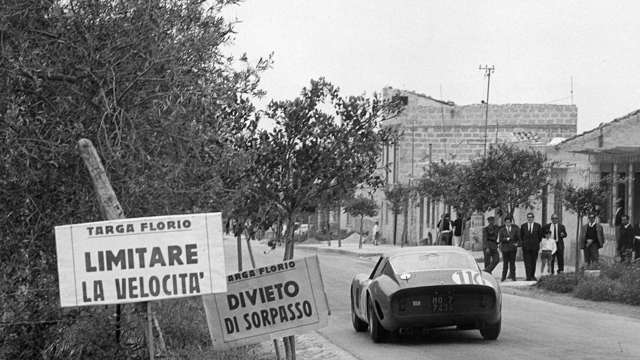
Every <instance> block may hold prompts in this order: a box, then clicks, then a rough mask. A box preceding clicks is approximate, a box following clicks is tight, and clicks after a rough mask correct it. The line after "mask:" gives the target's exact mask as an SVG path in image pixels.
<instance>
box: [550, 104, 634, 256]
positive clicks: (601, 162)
mask: <svg viewBox="0 0 640 360" xmlns="http://www.w3.org/2000/svg"><path fill="white" fill-rule="evenodd" d="M634 134H635V135H634ZM638 138H640V110H636V111H634V112H632V113H629V114H627V115H625V116H623V117H620V118H618V119H615V120H613V121H611V122H608V123H604V124H601V125H600V126H598V127H596V128H595V129H592V130H589V131H586V132H584V133H582V134H579V135H576V136H573V137H571V138H568V139H566V140H565V141H563V142H561V143H560V144H558V145H557V146H555V149H554V151H555V152H556V153H557V154H563V156H565V157H568V156H574V159H576V158H580V159H581V161H578V162H575V163H574V164H575V166H574V169H573V171H569V172H567V173H565V174H559V176H558V177H557V179H558V180H563V181H572V182H573V183H574V184H575V185H576V186H587V185H588V184H589V183H591V182H597V181H599V180H600V179H602V178H605V177H611V178H613V179H614V181H612V182H611V185H610V188H609V193H608V197H607V198H608V200H607V204H606V205H605V206H604V208H603V209H601V211H600V214H599V215H600V223H601V224H602V225H603V229H604V232H605V239H606V242H605V247H604V249H603V250H601V254H604V255H605V256H610V257H612V256H614V255H615V249H616V242H615V223H614V221H615V213H616V210H617V204H618V203H621V205H622V209H621V211H622V212H623V213H625V214H627V215H629V217H630V223H631V224H634V225H638V224H639V223H640V142H639V141H638ZM567 220H569V221H572V225H573V228H574V229H575V226H576V221H577V219H576V216H575V215H572V216H571V218H570V219H567ZM574 249H575V248H574Z"/></svg>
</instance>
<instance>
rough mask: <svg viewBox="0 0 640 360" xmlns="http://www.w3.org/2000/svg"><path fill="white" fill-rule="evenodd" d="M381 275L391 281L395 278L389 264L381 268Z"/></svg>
mask: <svg viewBox="0 0 640 360" xmlns="http://www.w3.org/2000/svg"><path fill="white" fill-rule="evenodd" d="M382 275H387V276H388V277H390V278H392V279H393V278H394V277H395V273H394V272H393V268H392V267H391V264H390V263H388V262H387V263H386V264H384V267H383V268H382Z"/></svg>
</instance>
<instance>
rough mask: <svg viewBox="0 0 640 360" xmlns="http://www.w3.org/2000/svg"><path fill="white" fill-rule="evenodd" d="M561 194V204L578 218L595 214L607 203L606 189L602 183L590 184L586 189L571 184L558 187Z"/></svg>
mask: <svg viewBox="0 0 640 360" xmlns="http://www.w3.org/2000/svg"><path fill="white" fill-rule="evenodd" d="M559 186H560V188H561V190H562V193H563V198H562V203H563V204H564V206H565V207H566V208H567V210H569V211H571V212H573V213H574V214H576V215H577V216H578V217H580V218H581V217H583V216H585V215H587V214H589V213H592V212H593V213H595V212H597V210H598V209H599V208H601V207H602V206H603V205H604V204H605V203H606V201H607V187H606V186H605V183H604V182H598V183H591V184H589V186H587V187H576V186H575V185H573V184H572V183H567V184H560V185H559Z"/></svg>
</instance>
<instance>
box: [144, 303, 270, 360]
mask: <svg viewBox="0 0 640 360" xmlns="http://www.w3.org/2000/svg"><path fill="white" fill-rule="evenodd" d="M157 304H158V305H157V308H156V313H157V315H158V321H159V322H160V327H161V328H162V332H163V335H164V339H165V342H166V345H167V350H168V354H167V357H165V359H176V360H177V359H194V360H205V359H207V360H242V359H247V360H261V359H265V354H264V351H263V349H262V347H261V346H259V345H249V346H243V347H238V348H234V349H231V350H228V351H215V350H214V349H213V348H212V346H211V338H210V337H209V328H208V327H207V321H206V316H205V312H204V306H203V304H202V299H201V298H200V297H190V298H184V299H176V300H165V301H161V302H158V303H157Z"/></svg>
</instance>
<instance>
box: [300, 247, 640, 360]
mask: <svg viewBox="0 0 640 360" xmlns="http://www.w3.org/2000/svg"><path fill="white" fill-rule="evenodd" d="M309 254H310V253H305V252H304V251H298V254H297V256H303V255H309ZM319 256H320V265H321V267H322V275H323V279H324V283H325V289H326V291H327V293H328V296H329V303H330V307H331V311H332V314H331V317H330V321H329V326H328V327H327V328H324V329H322V330H319V333H320V334H322V335H323V336H324V337H326V338H327V339H328V340H329V341H331V342H332V343H334V344H336V345H337V346H339V347H340V348H342V349H344V350H345V351H347V352H349V353H351V354H352V355H353V356H355V357H357V358H360V359H366V360H376V359H384V360H391V359H402V360H409V359H447V360H455V359H476V360H481V359H492V360H495V359H509V360H514V359H535V360H546V359H580V360H586V359H594V360H595V359H598V360H600V359H635V360H638V359H640V321H639V320H636V319H627V318H624V317H621V316H616V315H609V314H604V313H600V312H592V311H586V310H581V309H577V308H574V307H569V306H563V305H558V304H553V303H548V302H544V301H540V300H536V299H532V298H527V297H521V296H515V295H503V309H502V332H501V334H500V337H499V338H498V340H496V341H485V340H483V339H482V337H481V336H480V333H479V332H478V331H477V330H470V331H454V330H440V331H431V332H428V333H426V334H410V335H407V336H403V337H400V338H398V339H394V340H392V341H391V342H387V343H382V344H374V343H373V342H372V341H371V339H369V337H368V334H367V333H366V332H365V333H356V332H355V331H354V330H353V327H352V326H351V319H350V312H349V311H350V310H349V309H350V308H349V306H350V304H349V295H348V294H349V286H350V284H351V279H352V277H353V276H354V275H355V274H356V273H360V272H364V273H369V272H370V271H371V269H372V268H373V263H372V262H371V261H368V260H366V259H359V258H356V257H352V256H346V255H334V254H320V255H319Z"/></svg>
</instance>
